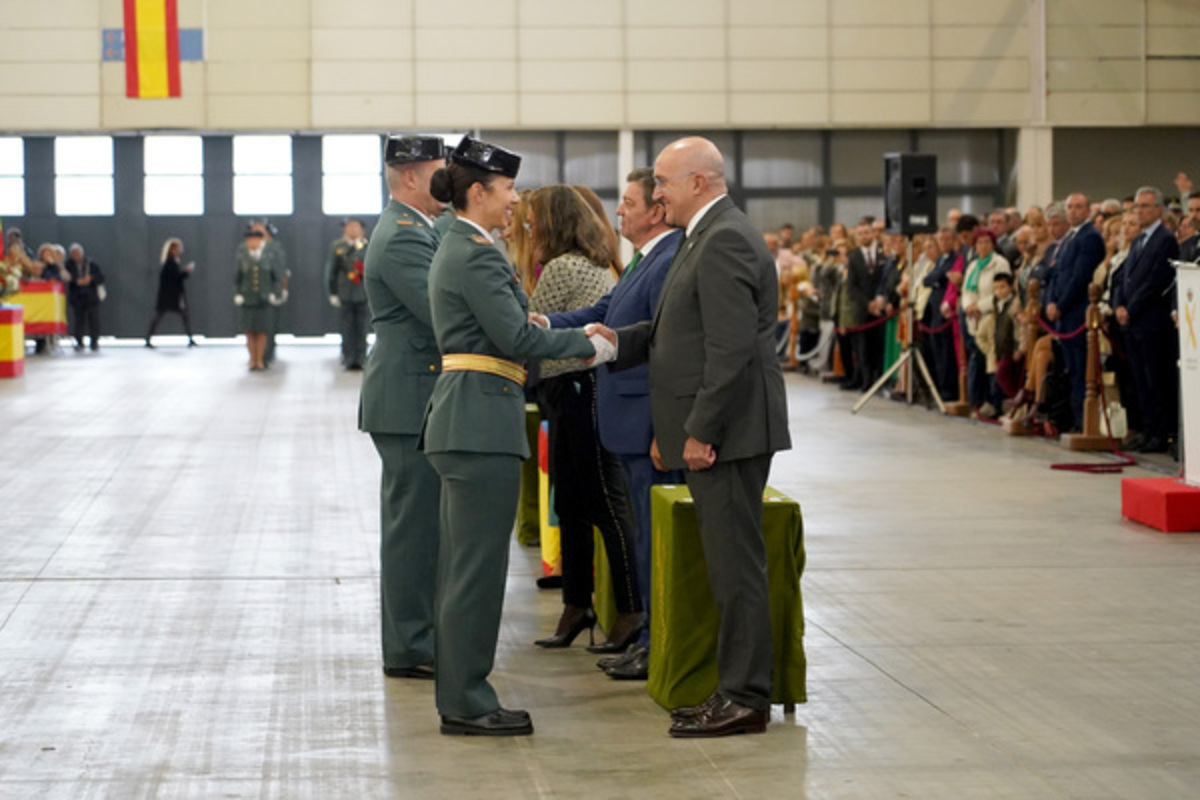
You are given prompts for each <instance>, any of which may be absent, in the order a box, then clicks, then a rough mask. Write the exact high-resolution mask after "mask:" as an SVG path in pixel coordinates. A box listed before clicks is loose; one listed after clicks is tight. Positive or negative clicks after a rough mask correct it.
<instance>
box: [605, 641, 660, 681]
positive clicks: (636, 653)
mask: <svg viewBox="0 0 1200 800" xmlns="http://www.w3.org/2000/svg"><path fill="white" fill-rule="evenodd" d="M630 652H631V653H633V658H631V659H630V660H629V661H627V662H625V663H624V664H618V665H617V666H615V667H611V668H609V669H606V670H605V671H604V674H605V675H607V676H608V677H610V678H612V679H613V680H617V681H644V680H646V679H647V678H649V677H650V651H649V650H647V649H646V648H644V647H635V648H633V650H631V651H630Z"/></svg>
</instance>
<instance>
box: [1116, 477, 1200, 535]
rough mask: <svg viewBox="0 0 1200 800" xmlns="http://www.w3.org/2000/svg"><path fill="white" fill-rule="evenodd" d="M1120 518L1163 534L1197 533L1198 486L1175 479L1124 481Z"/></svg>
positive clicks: (1199, 525)
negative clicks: (1138, 523) (1147, 526)
mask: <svg viewBox="0 0 1200 800" xmlns="http://www.w3.org/2000/svg"><path fill="white" fill-rule="evenodd" d="M1121 516H1123V517H1125V518H1126V519H1130V520H1133V521H1134V522H1140V523H1141V524H1143V525H1149V526H1150V527H1151V528H1157V529H1158V530H1160V531H1163V532H1164V533H1200V487H1196V486H1189V485H1188V484H1186V483H1184V482H1183V481H1182V480H1180V479H1179V478H1126V479H1125V480H1123V481H1121Z"/></svg>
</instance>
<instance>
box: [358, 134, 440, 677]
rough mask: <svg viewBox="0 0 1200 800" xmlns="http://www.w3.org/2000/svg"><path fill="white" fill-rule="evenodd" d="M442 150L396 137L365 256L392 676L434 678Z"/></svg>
mask: <svg viewBox="0 0 1200 800" xmlns="http://www.w3.org/2000/svg"><path fill="white" fill-rule="evenodd" d="M444 152H445V146H444V145H443V143H442V140H441V139H440V138H438V137H432V136H400V137H390V138H389V139H388V141H387V145H386V148H385V151H384V161H385V162H386V163H387V185H388V191H389V193H390V194H391V201H390V202H389V203H388V205H387V208H385V209H384V210H383V213H382V214H381V215H380V217H379V223H378V224H377V225H376V226H375V230H374V231H373V232H372V234H371V242H370V244H369V245H368V246H367V247H366V258H365V259H364V265H365V267H364V274H365V280H364V283H363V285H364V286H365V287H366V296H367V299H368V301H369V302H370V307H371V313H372V322H373V323H374V325H375V350H374V352H373V353H372V354H371V358H370V360H369V361H368V362H367V367H366V372H365V373H363V381H362V397H361V400H360V403H359V421H358V426H359V428H360V429H361V430H364V431H367V432H368V433H370V434H371V441H372V442H374V444H375V449H376V450H377V451H379V457H380V458H381V459H382V461H383V480H382V482H381V484H380V492H379V512H380V513H379V516H380V529H381V530H380V532H381V544H380V569H379V588H380V603H379V604H380V612H381V617H382V622H383V672H384V674H385V675H387V676H388V677H392V678H424V679H432V678H433V660H434V633H433V595H434V589H435V586H436V576H437V561H438V505H439V498H440V496H441V481H440V480H439V479H438V476H437V473H435V472H434V471H433V470H432V469H431V468H430V466H429V462H428V461H426V460H425V455H424V454H423V453H421V452H419V451H418V450H417V436H418V434H420V432H421V421H422V418H423V417H424V414H425V406H426V404H427V403H428V401H429V395H430V394H431V393H432V392H433V386H434V383H435V382H436V381H437V376H438V374H439V373H440V372H441V361H440V357H439V356H438V349H437V341H436V339H435V338H434V335H433V331H432V330H431V329H430V325H431V320H430V315H429V289H428V283H429V264H430V262H431V261H432V260H433V254H434V252H435V251H436V250H437V247H438V243H439V241H440V238H441V237H440V236H439V235H438V234H437V232H436V231H435V230H434V229H433V221H432V218H433V217H435V216H437V214H438V212H439V211H440V210H441V203H439V202H437V201H436V200H434V199H433V197H432V195H430V193H429V177H430V175H432V174H433V172H434V170H436V169H437V168H438V167H439V166H440V165H441V164H442V161H443V159H444V157H445V156H444ZM360 232H361V231H360Z"/></svg>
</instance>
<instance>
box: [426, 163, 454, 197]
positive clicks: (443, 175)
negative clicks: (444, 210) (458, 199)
mask: <svg viewBox="0 0 1200 800" xmlns="http://www.w3.org/2000/svg"><path fill="white" fill-rule="evenodd" d="M429 193H430V194H431V195H433V199H434V200H437V201H439V202H442V203H449V202H450V201H451V200H452V199H453V198H454V179H453V177H452V176H451V175H450V170H448V169H446V168H445V167H438V168H437V169H436V170H435V171H434V173H433V175H432V176H431V177H430V179H429Z"/></svg>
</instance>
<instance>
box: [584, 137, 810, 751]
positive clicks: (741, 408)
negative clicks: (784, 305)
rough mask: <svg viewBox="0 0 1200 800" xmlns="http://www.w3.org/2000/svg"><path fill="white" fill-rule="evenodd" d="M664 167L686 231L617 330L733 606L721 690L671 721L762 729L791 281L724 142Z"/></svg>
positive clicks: (693, 142) (675, 730) (672, 216)
mask: <svg viewBox="0 0 1200 800" xmlns="http://www.w3.org/2000/svg"><path fill="white" fill-rule="evenodd" d="M654 179H655V182H656V183H657V185H658V188H657V190H656V191H655V194H654V196H655V199H656V200H658V201H660V202H661V203H662V204H663V206H664V207H665V209H666V220H667V223H668V224H670V225H675V226H678V227H682V228H684V229H685V235H684V240H683V242H682V243H681V244H680V246H679V252H678V253H677V254H676V256H675V260H674V262H672V264H671V268H670V271H669V272H668V273H667V279H666V282H665V283H664V284H663V289H662V295H661V296H660V297H659V301H658V307H657V309H656V310H655V315H654V318H653V319H652V320H647V321H644V322H640V323H638V324H636V325H632V326H627V327H624V328H621V329H619V330H618V331H617V332H616V335H615V336H614V337H613V338H614V339H615V340H616V342H617V343H618V353H617V360H616V363H615V366H616V368H618V369H620V368H622V367H627V366H634V365H636V364H640V363H642V362H644V361H649V364H650V410H651V416H652V418H653V422H654V436H655V438H654V442H652V444H651V450H650V453H651V458H652V459H654V461H655V462H656V465H657V466H658V467H659V468H660V469H685V468H686V470H687V472H686V473H685V475H686V478H687V484H688V488H689V489H690V490H691V493H692V498H693V499H694V501H695V505H696V517H697V520H698V522H699V527H700V539H701V544H702V545H703V547H704V556H705V561H706V563H707V568H708V576H709V582H710V584H711V587H712V593H713V598H714V599H715V600H716V604H717V612H718V615H719V617H720V631H719V633H718V638H717V668H718V672H719V673H720V680H719V683H718V688H717V691H716V692H714V693H713V694H712V696H710V697H709V698H708V699H707V700H705V701H704V702H703V703H701V704H700V705H698V706H691V707H687V708H681V709H675V711H673V712H672V718H673V720H674V721H673V724H672V725H671V728H670V734H671V735H672V736H676V737H709V736H726V735H729V734H734V733H762V732H763V731H765V730H766V724H767V718H768V716H769V714H770V702H771V667H772V654H771V651H772V639H771V611H770V606H769V603H768V598H767V565H766V555H765V548H764V544H763V533H762V494H763V489H764V488H765V486H766V482H767V474H768V472H769V471H770V468H771V457H772V455H773V454H774V453H775V452H776V451H778V450H784V449H786V448H788V447H790V446H791V440H790V437H789V434H788V418H787V395H786V393H785V391H784V385H783V373H782V372H781V371H780V369H779V363H778V360H777V359H776V357H775V339H774V330H775V317H776V313H777V309H778V296H779V283H778V280H777V279H776V275H775V264H774V262H773V261H772V259H771V254H770V253H769V252H767V247H766V245H765V244H764V243H763V238H762V234H760V233H759V232H758V231H757V230H755V228H754V226H753V225H751V224H750V221H749V220H748V219H747V218H746V215H745V214H743V213H742V212H741V211H740V210H739V209H738V208H737V207H736V206H734V204H733V201H732V200H731V199H730V198H729V196H728V194H727V189H726V186H725V163H724V159H723V158H722V156H721V153H720V151H719V150H717V148H716V146H715V145H713V143H712V142H710V141H708V140H707V139H702V138H698V137H689V138H684V139H679V140H677V141H675V142H673V143H672V144H670V145H668V146H667V147H666V148H665V149H664V150H663V151H662V153H660V154H659V156H658V159H657V161H656V162H655V164H654ZM607 333H609V334H611V331H609V332H607Z"/></svg>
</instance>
